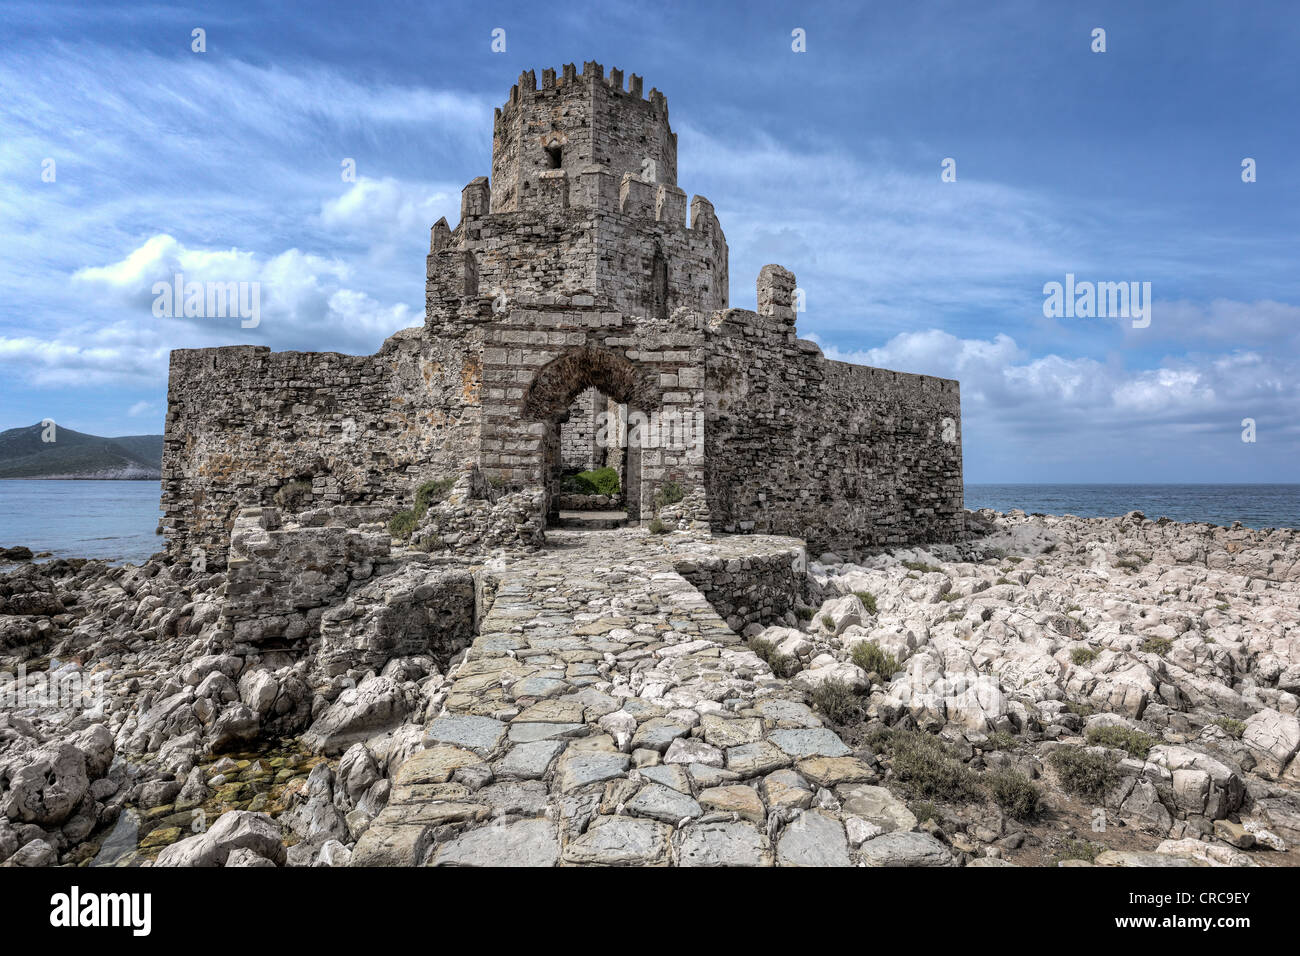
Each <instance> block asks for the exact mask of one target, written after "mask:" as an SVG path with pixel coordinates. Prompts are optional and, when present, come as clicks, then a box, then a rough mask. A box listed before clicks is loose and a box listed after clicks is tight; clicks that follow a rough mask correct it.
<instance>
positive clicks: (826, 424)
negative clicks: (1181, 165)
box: [705, 267, 963, 554]
mask: <svg viewBox="0 0 1300 956" xmlns="http://www.w3.org/2000/svg"><path fill="white" fill-rule="evenodd" d="M793 288H794V277H793V276H792V275H790V274H789V273H788V272H786V271H785V270H782V269H779V267H767V268H765V269H764V274H763V276H761V277H760V288H759V295H758V299H759V302H760V303H762V304H763V307H764V309H765V311H766V312H767V314H758V313H755V312H748V311H744V310H740V309H731V310H728V311H727V312H724V313H719V314H717V315H715V316H714V317H713V319H712V320H711V321H710V323H709V327H708V333H707V335H708V347H707V351H708V356H709V357H708V373H707V378H708V382H707V408H708V410H707V415H708V419H707V427H706V429H705V458H706V460H707V461H708V463H709V465H708V469H707V482H706V487H707V490H708V496H709V502H708V503H709V512H710V516H711V519H712V522H713V530H715V531H718V530H722V531H739V532H748V531H756V532H766V533H770V534H784V535H792V536H795V537H801V538H804V539H805V540H806V541H807V542H808V545H809V548H810V549H811V550H813V551H814V552H816V551H825V550H831V551H836V552H841V553H845V554H854V553H858V552H861V551H863V550H868V549H871V548H876V547H883V546H887V545H892V544H900V543H905V542H929V541H944V540H952V539H954V538H956V537H957V536H958V535H959V534H960V533H961V532H962V528H963V523H962V469H961V434H960V425H961V400H960V394H959V390H958V384H957V382H955V381H952V380H949V379H940V378H933V377H930V376H925V375H910V374H906V373H903V372H893V371H888V370H886V369H877V368H868V367H866V366H859V365H849V364H846V363H843V362H833V361H828V360H827V359H826V358H825V357H824V356H823V355H822V354H821V350H820V349H819V348H818V347H817V346H816V345H815V344H814V343H812V342H807V341H803V340H800V339H798V338H796V333H795V325H794V318H795V313H794V311H793V308H792V304H791V303H792V297H791V290H793Z"/></svg>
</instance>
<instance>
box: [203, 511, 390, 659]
mask: <svg viewBox="0 0 1300 956" xmlns="http://www.w3.org/2000/svg"><path fill="white" fill-rule="evenodd" d="M391 540H392V539H391V538H390V537H389V535H388V532H387V531H384V530H381V529H379V528H376V527H375V526H367V527H365V528H347V527H325V526H321V527H300V526H297V525H292V524H291V525H286V526H284V527H282V526H281V518H280V512H279V510H278V509H276V508H247V509H245V510H244V511H242V512H240V514H239V516H238V517H237V518H236V519H235V527H234V531H233V533H232V534H231V541H230V557H229V561H228V564H227V572H228V584H227V590H226V600H225V603H224V605H223V607H222V617H223V619H224V630H226V631H227V633H228V635H229V637H230V639H231V640H232V642H233V643H234V645H235V650H239V649H240V648H241V647H243V648H245V649H247V648H250V647H256V648H258V649H267V648H268V647H273V646H282V647H285V646H290V645H295V644H302V643H303V642H305V641H308V640H310V639H311V638H313V637H315V636H316V635H317V633H318V632H319V628H320V621H321V616H322V614H323V613H324V611H325V609H326V608H328V607H330V606H331V605H334V604H337V603H339V602H340V601H341V600H343V597H344V596H345V595H346V594H347V592H348V591H349V589H351V588H352V587H354V586H356V585H357V584H358V583H361V582H364V581H366V580H368V579H369V578H370V577H371V576H372V575H374V574H375V573H376V569H377V568H378V567H379V566H381V565H383V564H386V563H387V562H388V561H389V551H390V543H391Z"/></svg>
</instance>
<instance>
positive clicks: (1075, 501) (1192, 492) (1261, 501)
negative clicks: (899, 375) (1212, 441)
mask: <svg viewBox="0 0 1300 956" xmlns="http://www.w3.org/2000/svg"><path fill="white" fill-rule="evenodd" d="M966 507H967V508H970V509H971V510H972V511H974V510H975V509H976V508H993V509H994V510H996V511H1009V510H1010V509H1012V508H1019V509H1020V510H1021V511H1028V512H1030V513H1032V512H1035V511H1041V512H1043V513H1044V514H1049V515H1064V514H1071V515H1077V516H1078V517H1080V518H1110V517H1115V516H1117V515H1122V514H1126V513H1128V512H1130V511H1140V512H1142V513H1143V514H1144V515H1146V516H1147V517H1148V518H1153V519H1154V518H1160V517H1166V518H1173V519H1174V520H1175V521H1208V522H1210V523H1211V524H1218V525H1230V524H1232V523H1233V522H1234V521H1240V522H1241V523H1242V524H1243V525H1245V526H1246V527H1247V528H1300V485H967V486H966Z"/></svg>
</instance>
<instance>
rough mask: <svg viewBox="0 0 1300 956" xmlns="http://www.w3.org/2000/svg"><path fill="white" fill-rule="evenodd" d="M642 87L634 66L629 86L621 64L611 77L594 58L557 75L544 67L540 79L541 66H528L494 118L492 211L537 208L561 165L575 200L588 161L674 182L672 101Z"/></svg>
mask: <svg viewBox="0 0 1300 956" xmlns="http://www.w3.org/2000/svg"><path fill="white" fill-rule="evenodd" d="M641 90H642V80H641V77H639V76H637V75H635V74H633V75H632V76H631V78H630V81H629V83H628V84H627V86H626V88H625V87H624V82H623V71H622V70H618V69H615V70H612V71H611V72H610V74H609V76H608V77H606V75H605V70H604V67H602V66H601V65H600V64H599V63H596V62H589V63H586V64H584V66H583V70H582V72H581V73H579V72H578V71H577V68H576V67H575V66H574V65H573V64H572V63H569V64H566V65H565V66H564V67H563V69H562V70H561V72H560V73H559V74H558V75H557V74H556V72H555V70H552V69H546V70H543V71H542V78H541V85H540V86H539V85H538V82H537V74H536V72H535V71H533V70H525V71H524V72H523V73H522V74H521V75H520V77H519V82H518V83H516V84H515V85H514V86H513V87H511V90H510V96H509V98H508V99H507V101H506V103H505V105H504V106H502V107H500V108H499V109H497V110H496V113H495V115H494V119H493V126H492V134H493V139H492V192H493V204H492V211H493V212H515V211H518V210H521V209H530V208H535V207H536V206H537V204H538V202H539V197H538V195H537V194H538V191H539V189H542V188H543V187H544V186H545V185H547V184H546V183H544V182H543V179H544V178H546V177H547V176H548V174H550V173H552V172H553V171H554V170H557V169H562V170H564V171H565V173H567V177H568V185H569V191H570V195H569V203H570V205H575V206H576V205H580V200H579V197H578V196H577V195H575V193H576V192H577V191H578V190H579V189H580V184H579V177H580V175H581V174H582V173H583V172H584V171H585V170H586V169H588V168H590V167H599V168H603V169H605V170H608V171H609V172H610V173H612V174H613V175H614V176H615V177H622V176H623V174H624V173H632V174H633V175H635V176H636V177H637V178H638V179H641V180H643V181H646V182H651V183H662V184H667V185H670V186H675V185H676V184H677V136H676V134H675V133H673V131H672V128H671V126H670V125H669V122H668V101H667V99H666V98H665V97H664V95H663V94H662V93H660V92H659V91H658V90H656V89H652V90H651V91H650V93H649V96H648V97H646V98H642V95H641ZM550 178H554V177H553V176H551V177H550ZM549 185H552V186H553V185H554V184H553V183H550V184H549Z"/></svg>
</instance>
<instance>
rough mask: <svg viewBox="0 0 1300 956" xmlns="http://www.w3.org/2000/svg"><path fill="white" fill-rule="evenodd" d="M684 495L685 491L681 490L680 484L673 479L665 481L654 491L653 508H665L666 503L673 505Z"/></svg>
mask: <svg viewBox="0 0 1300 956" xmlns="http://www.w3.org/2000/svg"><path fill="white" fill-rule="evenodd" d="M685 497H686V492H685V491H683V490H682V486H681V485H679V484H678V483H677V482H675V481H666V482H664V483H663V484H662V485H660V486H659V490H658V491H656V492H655V499H654V504H655V510H656V511H658V510H659V509H660V508H666V507H667V506H668V505H675V504H677V502H679V501H681V500H682V499H683V498H685Z"/></svg>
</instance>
